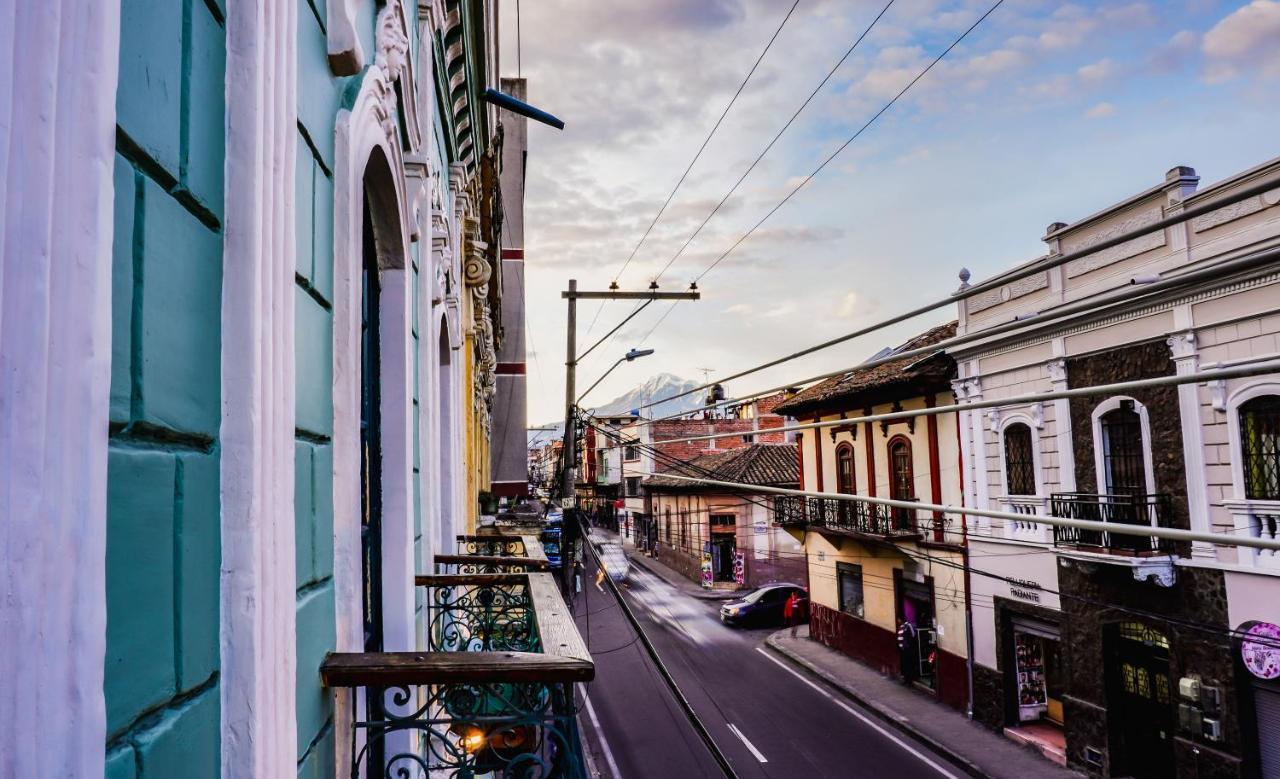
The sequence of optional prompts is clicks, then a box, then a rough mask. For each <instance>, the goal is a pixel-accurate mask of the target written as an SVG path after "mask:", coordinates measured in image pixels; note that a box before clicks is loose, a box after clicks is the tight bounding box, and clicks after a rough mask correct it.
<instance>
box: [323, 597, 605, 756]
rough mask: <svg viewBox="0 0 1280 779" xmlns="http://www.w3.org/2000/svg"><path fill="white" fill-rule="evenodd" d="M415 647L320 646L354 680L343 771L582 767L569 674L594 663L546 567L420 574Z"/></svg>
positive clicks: (342, 682)
mask: <svg viewBox="0 0 1280 779" xmlns="http://www.w3.org/2000/svg"><path fill="white" fill-rule="evenodd" d="M417 582H418V584H419V585H420V586H423V587H426V588H427V590H428V598H427V612H428V625H427V634H428V645H429V649H430V650H431V651H424V652H377V653H341V654H339V653H331V654H330V655H328V656H327V657H326V658H325V661H324V663H323V665H322V666H321V672H320V673H321V678H322V680H323V681H324V683H325V684H326V685H328V686H330V687H343V688H354V689H355V691H356V694H357V696H358V698H357V705H356V707H355V708H356V710H357V711H359V712H362V713H361V715H360V716H359V717H358V718H357V719H356V720H355V721H354V722H353V723H352V725H351V729H352V733H351V745H352V746H351V763H350V775H351V777H353V779H356V777H362V776H368V777H374V776H378V777H383V776H386V777H393V776H394V777H397V778H399V777H406V779H408V778H409V777H414V778H416V777H427V776H450V777H474V776H479V775H486V774H492V775H493V776H496V777H522V778H523V777H572V778H574V779H578V778H580V777H585V771H584V767H583V761H582V748H581V743H580V741H579V736H578V731H577V708H578V707H577V702H576V700H575V685H576V683H578V682H587V681H590V680H591V679H592V678H594V676H595V667H594V664H593V663H592V661H591V657H590V655H589V653H588V652H587V649H586V645H585V644H584V643H583V641H582V637H581V635H579V633H578V631H577V628H576V627H575V625H574V623H573V618H572V615H571V614H570V612H569V609H568V607H567V606H566V605H565V603H564V601H563V600H562V599H561V598H560V593H559V591H558V590H557V588H556V585H555V581H554V579H553V578H552V577H551V575H550V574H546V573H523V574H471V575H463V576H445V575H434V576H420V577H417Z"/></svg>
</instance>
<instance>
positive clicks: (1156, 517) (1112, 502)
mask: <svg viewBox="0 0 1280 779" xmlns="http://www.w3.org/2000/svg"><path fill="white" fill-rule="evenodd" d="M1172 505H1173V504H1172V499H1171V498H1170V497H1169V496H1168V495H1166V494H1164V493H1159V494H1155V495H1145V494H1141V493H1124V494H1119V495H1092V494H1088V493H1082V492H1059V493H1054V494H1053V495H1051V496H1050V497H1049V513H1050V514H1052V515H1053V516H1055V517H1063V518H1064V519H1087V520H1092V521H1094V522H1110V523H1114V524H1123V525H1146V526H1150V527H1170V526H1171V525H1170V520H1171V517H1172ZM1053 543H1054V544H1055V545H1057V546H1080V547H1098V548H1099V549H1106V550H1108V551H1115V552H1125V553H1128V554H1139V553H1145V552H1159V553H1165V554H1167V553H1170V552H1172V551H1173V548H1174V546H1173V542H1172V541H1169V540H1168V539H1164V538H1156V537H1154V536H1138V535H1130V534H1128V533H1112V532H1109V531H1106V530H1081V529H1079V528H1074V527H1061V526H1055V527H1054V528H1053Z"/></svg>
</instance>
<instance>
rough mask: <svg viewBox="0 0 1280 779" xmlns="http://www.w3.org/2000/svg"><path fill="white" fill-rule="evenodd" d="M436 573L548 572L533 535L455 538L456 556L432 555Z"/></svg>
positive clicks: (548, 568) (539, 543) (545, 557)
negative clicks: (456, 540) (456, 541)
mask: <svg viewBox="0 0 1280 779" xmlns="http://www.w3.org/2000/svg"><path fill="white" fill-rule="evenodd" d="M435 568H436V573H438V574H460V575H465V574H489V573H530V572H534V571H547V570H550V563H549V562H548V561H547V556H546V554H545V553H544V552H543V550H542V542H541V541H539V540H538V537H537V536H531V535H519V536H502V535H482V536H481V535H477V536H458V554H448V555H436V556H435Z"/></svg>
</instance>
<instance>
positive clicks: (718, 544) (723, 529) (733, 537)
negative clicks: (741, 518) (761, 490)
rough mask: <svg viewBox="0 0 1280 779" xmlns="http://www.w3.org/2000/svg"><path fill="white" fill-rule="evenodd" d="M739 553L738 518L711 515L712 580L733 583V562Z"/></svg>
mask: <svg viewBox="0 0 1280 779" xmlns="http://www.w3.org/2000/svg"><path fill="white" fill-rule="evenodd" d="M737 552H738V542H737V518H736V517H735V516H734V515H732V514H712V515H711V578H712V581H715V582H732V581H734V575H733V562H734V559H735V557H736V556H737Z"/></svg>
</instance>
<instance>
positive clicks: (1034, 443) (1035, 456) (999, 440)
mask: <svg viewBox="0 0 1280 779" xmlns="http://www.w3.org/2000/svg"><path fill="white" fill-rule="evenodd" d="M1005 413H1007V414H1008V416H1002V417H1001V419H1000V427H999V429H998V431H997V435H996V448H997V450H998V451H999V452H1000V495H1001V498H1002V499H1005V498H1043V497H1045V489H1044V470H1043V466H1042V465H1041V464H1040V428H1038V427H1036V420H1035V419H1034V418H1033V417H1032V416H1031V415H1030V414H1029V413H1027V412H1025V411H1012V412H1005ZM1012 425H1026V426H1027V430H1029V431H1030V432H1031V462H1032V467H1033V468H1034V469H1035V483H1036V484H1035V489H1036V491H1035V492H1034V493H1033V494H1031V495H1010V494H1009V469H1008V466H1007V464H1006V459H1005V450H1004V435H1005V432H1006V431H1007V430H1008V429H1009V428H1010V427H1011V426H1012Z"/></svg>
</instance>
